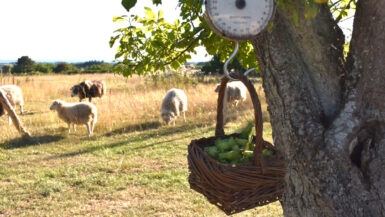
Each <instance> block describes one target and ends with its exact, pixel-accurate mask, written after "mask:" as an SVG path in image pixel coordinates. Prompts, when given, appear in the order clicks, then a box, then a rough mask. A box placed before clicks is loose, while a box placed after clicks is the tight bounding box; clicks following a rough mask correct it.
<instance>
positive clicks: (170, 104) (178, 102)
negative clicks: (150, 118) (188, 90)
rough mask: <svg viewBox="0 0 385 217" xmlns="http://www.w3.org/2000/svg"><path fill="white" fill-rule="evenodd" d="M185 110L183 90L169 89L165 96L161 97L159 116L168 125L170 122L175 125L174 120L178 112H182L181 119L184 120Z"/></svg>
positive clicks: (185, 100) (185, 98)
mask: <svg viewBox="0 0 385 217" xmlns="http://www.w3.org/2000/svg"><path fill="white" fill-rule="evenodd" d="M186 111H187V96H186V94H185V93H184V92H183V90H180V89H175V88H173V89H170V90H169V91H168V92H167V94H166V96H165V97H164V98H163V101H162V108H161V113H160V116H161V117H162V119H163V121H164V122H165V123H166V124H167V125H168V124H169V123H170V122H173V123H174V126H175V120H176V118H177V117H178V116H179V115H180V113H183V120H184V122H186V114H185V112H186Z"/></svg>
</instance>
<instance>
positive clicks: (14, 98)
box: [0, 85, 24, 125]
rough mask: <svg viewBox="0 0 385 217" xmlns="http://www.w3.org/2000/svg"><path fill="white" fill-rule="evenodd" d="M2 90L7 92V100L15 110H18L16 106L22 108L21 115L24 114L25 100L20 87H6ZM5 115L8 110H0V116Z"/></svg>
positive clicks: (9, 119)
mask: <svg viewBox="0 0 385 217" xmlns="http://www.w3.org/2000/svg"><path fill="white" fill-rule="evenodd" d="M0 88H1V89H3V90H4V91H5V93H6V96H7V99H8V101H9V103H10V104H11V105H12V106H13V108H14V109H15V110H16V106H20V114H23V106H24V100H23V94H22V92H21V89H20V87H18V86H16V85H4V86H1V87H0ZM0 106H1V105H0ZM4 114H6V110H4V108H0V116H2V115H4ZM8 124H9V125H11V124H12V119H11V117H8Z"/></svg>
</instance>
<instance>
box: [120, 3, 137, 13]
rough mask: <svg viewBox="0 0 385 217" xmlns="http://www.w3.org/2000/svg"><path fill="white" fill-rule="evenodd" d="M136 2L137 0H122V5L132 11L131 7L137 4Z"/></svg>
mask: <svg viewBox="0 0 385 217" xmlns="http://www.w3.org/2000/svg"><path fill="white" fill-rule="evenodd" d="M135 4H136V0H122V5H123V7H124V8H125V9H126V10H127V11H130V9H131V8H133V7H134V6H135Z"/></svg>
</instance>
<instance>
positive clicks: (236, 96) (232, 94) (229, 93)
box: [215, 81, 247, 106]
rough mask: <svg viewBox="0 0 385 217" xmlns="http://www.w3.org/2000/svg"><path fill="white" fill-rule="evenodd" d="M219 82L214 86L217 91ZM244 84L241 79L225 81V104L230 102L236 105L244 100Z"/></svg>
mask: <svg viewBox="0 0 385 217" xmlns="http://www.w3.org/2000/svg"><path fill="white" fill-rule="evenodd" d="M219 87H220V84H218V85H217V87H216V88H215V92H219ZM246 91H247V90H246V86H245V85H244V84H243V83H242V82H241V81H232V82H229V83H227V86H226V90H225V99H226V100H225V101H224V103H225V105H227V104H232V105H234V106H238V104H239V103H240V102H243V101H245V100H246Z"/></svg>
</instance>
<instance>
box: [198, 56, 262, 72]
mask: <svg viewBox="0 0 385 217" xmlns="http://www.w3.org/2000/svg"><path fill="white" fill-rule="evenodd" d="M198 65H201V66H202V69H201V70H202V72H203V73H204V74H205V75H209V74H213V75H215V74H217V75H218V74H219V75H222V74H223V73H224V71H223V65H224V62H222V61H221V56H220V55H214V56H213V58H212V59H211V60H210V61H209V62H207V63H199V64H198ZM227 68H228V70H229V71H230V70H232V69H234V71H236V72H244V71H246V69H244V68H243V67H242V65H241V63H240V62H239V61H238V59H237V58H236V57H235V58H234V60H233V61H232V62H230V63H229V65H228V67H227ZM250 75H254V76H256V75H259V69H257V70H256V72H251V73H250Z"/></svg>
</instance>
